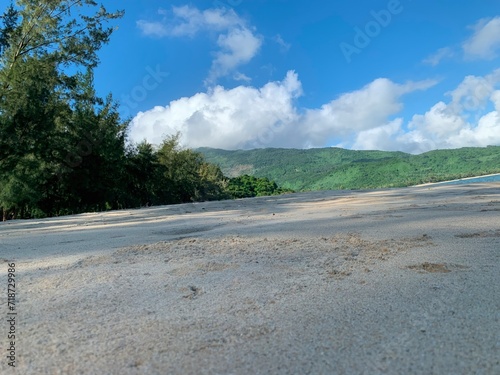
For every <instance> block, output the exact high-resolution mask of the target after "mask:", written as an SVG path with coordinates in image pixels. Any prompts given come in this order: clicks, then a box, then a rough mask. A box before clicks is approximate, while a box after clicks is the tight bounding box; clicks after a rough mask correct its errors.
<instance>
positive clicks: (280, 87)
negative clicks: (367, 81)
mask: <svg viewBox="0 0 500 375" xmlns="http://www.w3.org/2000/svg"><path fill="white" fill-rule="evenodd" d="M301 94H302V85H301V83H300V81H299V80H298V76H297V74H296V73H295V72H293V71H290V72H288V73H287V75H286V77H285V78H284V80H283V81H279V82H269V83H267V84H266V85H264V86H263V87H261V88H254V87H248V86H238V87H236V88H233V89H230V90H226V89H224V88H223V87H221V86H216V87H215V88H213V89H210V90H209V91H208V92H207V93H198V94H196V95H194V96H191V97H187V98H181V99H178V100H175V101H172V102H170V104H169V105H167V106H165V107H155V108H153V109H152V110H150V111H147V112H141V113H139V114H138V115H137V116H136V117H135V118H134V119H133V120H132V123H131V130H130V138H131V139H132V140H134V141H141V140H143V139H147V140H148V141H149V142H151V143H153V144H159V143H160V142H161V141H162V139H163V138H164V136H165V135H168V134H174V133H176V132H177V131H180V132H181V134H182V138H181V142H182V143H183V144H185V145H186V146H189V147H201V146H209V147H218V148H225V149H237V148H254V147H259V146H260V145H267V143H266V140H267V137H269V136H270V135H272V136H276V137H275V138H274V139H273V140H272V142H271V143H272V144H280V142H279V140H280V139H281V140H282V141H283V142H282V143H281V144H280V145H281V146H285V145H286V144H287V141H286V138H281V137H280V135H281V134H280V133H285V132H286V131H287V130H290V129H284V127H285V126H284V124H286V125H289V124H293V123H296V122H297V121H298V117H299V115H298V113H297V109H296V107H295V104H294V101H295V99H296V98H298V97H299V96H300V95H301ZM260 147H262V146H260Z"/></svg>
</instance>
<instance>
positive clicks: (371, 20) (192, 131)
mask: <svg viewBox="0 0 500 375" xmlns="http://www.w3.org/2000/svg"><path fill="white" fill-rule="evenodd" d="M116 3H117V2H115V1H106V0H105V1H104V5H106V7H107V8H108V10H112V9H115V7H116ZM119 6H120V7H121V8H123V9H124V10H125V12H126V15H125V17H124V18H123V19H121V20H119V21H118V22H117V25H118V26H119V29H118V30H117V31H116V32H115V34H113V36H112V39H111V42H110V44H109V45H107V46H105V47H104V48H103V49H102V51H101V52H100V57H101V65H100V66H99V68H98V69H97V71H96V75H95V79H96V87H97V89H98V92H99V94H100V95H101V96H105V95H106V94H107V93H109V92H111V93H112V94H113V96H114V97H115V99H117V100H118V101H119V102H120V103H121V108H120V112H121V114H122V115H123V116H129V117H130V118H132V122H131V124H130V133H129V135H130V139H131V140H132V141H140V140H142V139H147V140H148V141H149V142H152V143H155V144H158V143H159V142H161V140H162V139H163V137H165V136H166V135H169V134H172V133H175V132H177V131H180V132H181V134H182V138H181V139H182V142H183V144H184V145H186V146H188V147H201V146H209V147H219V148H224V149H240V148H246V149H248V148H256V147H295V148H308V147H326V146H339V147H345V148H351V149H383V150H401V151H405V152H411V153H420V152H425V151H428V150H432V149H442V148H456V147H463V146H486V145H490V144H495V145H500V3H499V2H498V1H497V0H481V1H477V2H472V1H465V0H458V1H457V0H455V1H452V0H421V1H417V0H390V1H388V0H380V1H379V0H371V1H367V0H359V1H353V0H338V1H331V2H327V1H303V0H302V1H286V0H209V1H193V2H186V1H178V0H169V1H158V0H149V1H142V2H139V1H130V2H122V3H121V4H120V5H119Z"/></svg>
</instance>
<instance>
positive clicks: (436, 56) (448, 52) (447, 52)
mask: <svg viewBox="0 0 500 375" xmlns="http://www.w3.org/2000/svg"><path fill="white" fill-rule="evenodd" d="M454 54H455V53H454V52H453V49H452V48H450V47H444V48H440V49H438V50H437V51H436V52H435V53H433V54H432V55H430V56H429V57H427V58H426V59H425V60H424V61H423V63H424V64H428V65H432V66H436V65H439V63H440V62H441V61H443V60H444V59H446V58H450V57H453V56H454Z"/></svg>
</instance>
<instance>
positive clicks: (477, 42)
mask: <svg viewBox="0 0 500 375" xmlns="http://www.w3.org/2000/svg"><path fill="white" fill-rule="evenodd" d="M472 29H473V30H474V34H473V35H472V36H471V37H470V38H469V39H468V40H466V41H465V42H464V43H463V45H462V48H463V50H464V54H465V57H466V58H468V59H471V60H477V59H484V60H491V59H493V58H495V57H496V56H497V55H498V51H499V50H500V16H497V17H495V18H493V19H481V20H479V21H478V22H477V23H476V24H475V25H474V26H472Z"/></svg>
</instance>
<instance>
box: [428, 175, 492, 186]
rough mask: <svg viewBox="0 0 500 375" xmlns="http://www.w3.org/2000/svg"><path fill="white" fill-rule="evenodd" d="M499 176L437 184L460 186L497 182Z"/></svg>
mask: <svg viewBox="0 0 500 375" xmlns="http://www.w3.org/2000/svg"><path fill="white" fill-rule="evenodd" d="M499 181H500V174H495V175H492V176H482V177H472V178H466V179H462V180H454V181H446V182H438V184H440V185H460V184H474V183H478V182H499Z"/></svg>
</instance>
